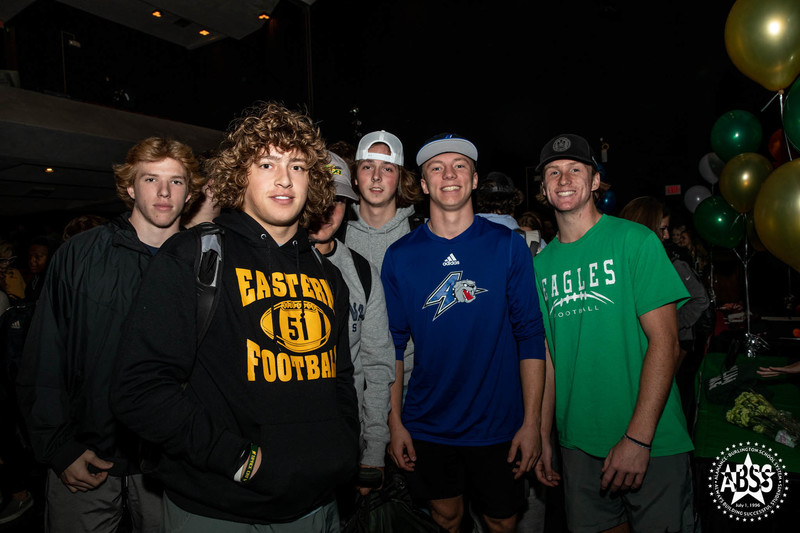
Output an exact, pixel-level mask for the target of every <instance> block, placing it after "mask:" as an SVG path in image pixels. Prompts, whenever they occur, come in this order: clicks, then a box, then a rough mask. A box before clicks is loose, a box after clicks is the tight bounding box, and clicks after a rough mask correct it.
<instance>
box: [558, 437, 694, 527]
mask: <svg viewBox="0 0 800 533" xmlns="http://www.w3.org/2000/svg"><path fill="white" fill-rule="evenodd" d="M561 456H562V460H563V469H564V472H563V476H562V480H563V483H564V498H565V504H566V510H567V524H568V526H569V529H570V531H572V532H573V533H582V532H586V533H589V532H591V533H595V532H597V531H603V530H606V529H610V528H612V527H615V526H618V525H620V524H623V523H625V522H629V524H630V527H631V531H667V532H679V531H680V532H686V533H691V532H692V531H694V507H693V504H692V498H693V496H692V474H691V469H690V467H689V454H688V453H680V454H677V455H667V456H664V457H652V458H651V459H650V463H649V464H648V466H647V473H646V474H645V477H644V482H643V483H642V486H641V487H640V488H639V489H637V490H635V491H625V492H614V493H611V492H610V491H601V490H600V479H601V478H602V476H603V474H602V468H603V462H604V461H605V457H602V458H601V457H594V456H592V455H588V454H587V453H584V452H582V451H581V450H572V449H568V448H563V447H562V448H561Z"/></svg>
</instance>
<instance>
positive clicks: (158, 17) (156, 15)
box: [150, 9, 161, 19]
mask: <svg viewBox="0 0 800 533" xmlns="http://www.w3.org/2000/svg"><path fill="white" fill-rule="evenodd" d="M150 14H151V15H153V16H154V17H155V18H157V19H160V18H161V11H160V10H158V9H155V10H153V12H152V13H150Z"/></svg>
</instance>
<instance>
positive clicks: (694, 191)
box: [683, 185, 711, 213]
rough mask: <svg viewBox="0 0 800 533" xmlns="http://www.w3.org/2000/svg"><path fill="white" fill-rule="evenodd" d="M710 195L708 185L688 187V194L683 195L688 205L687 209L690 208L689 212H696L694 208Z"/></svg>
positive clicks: (684, 201)
mask: <svg viewBox="0 0 800 533" xmlns="http://www.w3.org/2000/svg"><path fill="white" fill-rule="evenodd" d="M709 196H711V191H709V190H708V187H704V186H702V185H694V186H692V187H689V188H688V189H686V194H685V195H684V196H683V203H684V204H685V205H686V209H688V210H689V212H691V213H694V210H695V209H697V206H698V205H700V202H702V201H703V200H705V199H706V198H708V197H709Z"/></svg>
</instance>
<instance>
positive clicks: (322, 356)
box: [319, 352, 332, 378]
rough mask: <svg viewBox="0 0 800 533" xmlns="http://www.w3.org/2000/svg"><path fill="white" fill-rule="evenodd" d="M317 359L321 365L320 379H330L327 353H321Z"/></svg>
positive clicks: (329, 363)
mask: <svg viewBox="0 0 800 533" xmlns="http://www.w3.org/2000/svg"><path fill="white" fill-rule="evenodd" d="M319 359H320V363H321V364H320V366H321V367H322V368H321V369H320V372H321V375H322V377H323V378H329V377H332V376H331V361H330V359H328V354H327V352H323V353H321V354H319Z"/></svg>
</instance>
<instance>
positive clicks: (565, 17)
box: [0, 0, 779, 216]
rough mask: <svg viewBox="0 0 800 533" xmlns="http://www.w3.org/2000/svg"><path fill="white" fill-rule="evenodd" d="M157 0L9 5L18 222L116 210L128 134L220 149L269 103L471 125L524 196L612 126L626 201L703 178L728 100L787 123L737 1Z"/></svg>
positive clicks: (333, 116) (5, 9)
mask: <svg viewBox="0 0 800 533" xmlns="http://www.w3.org/2000/svg"><path fill="white" fill-rule="evenodd" d="M153 5H154V4H153V3H150V2H144V1H142V0H103V1H100V0H64V1H55V0H35V1H31V0H4V1H3V2H2V3H0V20H2V22H3V24H4V32H3V37H4V40H3V61H4V63H3V64H2V65H0V68H3V69H5V70H6V71H7V72H10V73H11V74H10V75H9V76H7V79H13V80H16V81H15V82H14V83H15V84H17V85H18V86H19V87H14V88H2V87H0V126H1V128H0V210H2V213H3V214H4V215H6V216H10V215H15V214H20V215H21V214H24V213H32V212H36V213H38V212H47V211H52V210H62V211H63V210H71V211H76V210H78V211H79V210H81V209H84V210H86V209H90V208H95V207H96V206H98V205H100V204H106V205H108V201H109V198H110V196H109V194H113V188H112V183H111V177H110V164H111V163H112V162H116V161H118V160H119V159H120V158H121V157H122V156H123V155H124V151H125V149H126V148H127V147H128V146H130V145H132V144H133V143H135V142H136V141H137V140H139V139H140V138H142V137H144V136H147V135H149V134H152V133H156V132H165V133H172V134H174V135H179V136H183V137H184V138H186V139H187V140H190V141H191V142H193V143H195V144H196V145H195V148H196V150H198V151H202V150H204V149H205V148H206V146H207V143H208V142H210V143H211V144H213V142H214V141H213V140H211V141H209V139H210V138H212V139H213V138H214V136H215V135H218V134H219V132H221V131H222V130H224V129H225V127H226V126H227V124H228V122H229V121H230V120H231V119H232V118H234V117H235V116H236V115H237V114H238V113H239V112H240V111H241V110H242V109H243V108H244V107H246V106H247V105H249V104H251V103H253V102H254V101H256V100H269V99H272V100H278V101H281V102H283V103H285V104H286V105H288V106H291V107H303V108H305V109H307V110H308V111H309V113H310V114H311V115H312V116H313V117H314V118H315V120H317V121H319V123H320V127H321V129H322V132H323V135H324V136H325V137H326V139H327V140H329V141H337V140H347V141H350V142H355V141H357V138H358V135H359V134H362V133H366V132H369V131H372V130H374V129H386V130H389V131H392V132H395V133H397V134H398V135H399V136H400V137H401V139H403V141H404V143H405V144H406V153H407V154H409V155H410V156H413V154H414V153H415V151H416V147H417V146H419V145H420V144H421V143H422V142H423V141H424V140H425V139H426V138H427V137H429V136H431V135H433V134H435V133H438V132H441V131H456V132H459V133H461V134H462V135H466V136H468V137H470V138H471V139H473V140H474V141H475V143H476V144H477V146H478V148H479V151H480V157H479V161H478V165H479V172H481V173H486V172H489V171H491V170H502V171H504V172H506V173H508V174H509V175H511V176H512V177H513V178H514V179H515V180H516V181H517V183H518V185H519V186H520V187H521V188H523V189H525V188H527V187H529V186H531V185H532V183H531V181H530V180H531V178H532V176H531V174H532V173H531V172H530V168H531V167H533V166H535V164H536V162H537V158H538V152H539V148H540V147H541V146H542V144H544V142H545V141H546V140H547V139H549V138H550V137H552V136H553V135H556V134H558V133H561V132H565V131H573V132H576V133H581V134H583V135H584V136H586V137H587V138H588V139H590V140H591V142H592V144H593V145H594V146H595V148H596V149H599V147H600V142H601V138H602V139H603V141H604V142H607V143H608V144H609V146H610V149H609V151H608V162H607V163H606V175H607V180H608V181H609V182H610V183H611V184H612V188H613V189H614V190H616V191H617V194H618V197H619V201H620V202H622V201H624V200H625V199H626V198H630V197H633V196H636V195H640V194H656V195H662V194H663V191H664V185H666V184H680V185H682V186H683V188H684V190H686V189H687V188H688V187H690V186H691V185H693V184H696V183H702V181H700V176H699V173H698V171H697V163H698V161H699V160H700V158H701V157H702V156H703V155H704V154H705V153H707V152H708V151H710V145H709V144H710V143H709V133H710V129H711V126H712V125H713V123H714V121H715V120H716V118H717V117H719V116H720V114H722V113H723V112H725V111H727V110H729V109H747V110H749V111H751V112H754V113H755V114H757V115H758V116H759V118H760V119H761V120H762V121H763V126H764V131H765V136H768V135H769V133H770V132H772V131H773V130H774V129H776V128H777V127H779V110H778V108H777V106H776V105H772V106H770V107H767V108H766V109H765V110H764V111H762V109H761V108H762V107H764V106H765V104H766V103H767V102H768V101H769V100H770V98H771V97H772V94H770V93H769V92H768V91H766V90H765V89H763V88H762V87H760V86H758V85H757V84H756V83H755V82H752V81H750V80H749V79H747V78H745V77H744V76H743V75H741V74H740V73H739V72H738V71H737V70H736V69H735V68H734V67H733V65H732V64H731V62H730V60H729V59H728V57H727V55H726V52H725V49H724V41H723V30H724V24H725V19H726V16H727V13H728V11H729V10H730V6H731V5H732V2H727V1H711V2H687V1H676V2H670V3H667V4H663V3H662V4H653V3H650V2H640V1H630V0H574V1H571V2H560V3H546V4H545V3H540V2H529V1H523V0H503V1H500V2H491V3H487V2H482V1H477V0H461V1H457V0H440V1H436V2H431V1H425V0H351V1H347V2H341V1H337V0H317V1H299V0H280V1H277V0H267V1H260V0H246V1H240V0H226V1H223V0H201V1H195V0H169V1H167V2H158V7H159V8H161V9H163V10H164V11H165V12H166V13H167V15H166V16H165V17H164V20H157V19H154V18H153V17H152V16H151V15H150V14H149V13H150V12H151V11H152V9H153ZM261 11H267V12H270V13H271V15H272V18H271V19H270V20H269V21H267V22H263V21H260V20H258V19H257V18H254V15H255V14H257V13H258V12H261ZM176 21H180V24H176V23H175V22H176ZM187 21H188V23H187ZM200 26H203V27H209V28H211V31H212V34H211V35H210V36H209V38H206V39H205V40H203V39H198V34H197V33H196V31H197V28H198V27H200ZM165 28H168V30H165ZM76 42H77V43H79V45H80V47H77V46H74V43H76ZM203 43H205V44H203ZM2 79H3V77H2V76H0V80H2ZM13 92H16V95H17V96H19V95H22V94H23V93H25V95H24V97H22V98H21V100H20V102H23V101H24V102H27V103H25V106H27V107H25V106H21V105H20V104H19V103H17V96H13V95H12V93H13ZM45 102H46V103H45ZM10 109H13V111H14V112H11V111H10ZM48 109H58V110H59V111H58V112H57V113H56V112H50V111H45V110H48ZM49 118H52V119H53V121H52V122H48V119H49ZM31 122H33V124H31ZM409 159H411V157H409ZM45 165H46V166H55V167H56V170H57V172H56V173H53V174H48V175H45V174H44V173H43V172H42V170H41V169H42V167H43V166H45ZM671 200H672V201H673V202H677V203H680V197H676V198H672V199H671ZM111 205H113V202H112V204H111ZM93 206H95V207H93Z"/></svg>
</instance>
